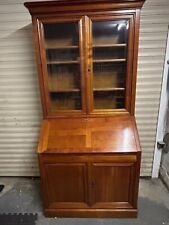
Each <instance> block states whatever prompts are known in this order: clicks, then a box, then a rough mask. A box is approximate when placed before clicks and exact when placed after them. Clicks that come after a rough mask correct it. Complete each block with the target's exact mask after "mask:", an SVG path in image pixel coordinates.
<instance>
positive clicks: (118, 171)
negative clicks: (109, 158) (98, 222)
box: [91, 163, 133, 208]
mask: <svg viewBox="0 0 169 225" xmlns="http://www.w3.org/2000/svg"><path fill="white" fill-rule="evenodd" d="M91 168H92V169H91V171H92V172H91V189H92V190H91V193H92V197H91V198H92V203H93V206H94V207H104V206H105V207H112V206H113V207H115V208H116V207H117V208H126V207H129V208H131V207H132V206H131V199H132V198H131V196H132V190H131V182H132V179H133V163H93V164H92V166H91Z"/></svg>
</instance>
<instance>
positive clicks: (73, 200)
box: [43, 162, 87, 209]
mask: <svg viewBox="0 0 169 225" xmlns="http://www.w3.org/2000/svg"><path fill="white" fill-rule="evenodd" d="M43 166H44V168H43V171H44V177H43V182H44V183H43V186H44V189H45V190H44V191H45V193H47V198H46V204H47V207H49V208H51V209H52V208H86V207H87V167H86V164H85V163H70V162H68V163H66V162H65V163H64V162H62V163H59V162H57V163H49V164H47V163H45V164H44V165H43Z"/></svg>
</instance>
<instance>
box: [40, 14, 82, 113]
mask: <svg viewBox="0 0 169 225" xmlns="http://www.w3.org/2000/svg"><path fill="white" fill-rule="evenodd" d="M40 23H41V37H40V38H41V41H40V44H41V48H42V50H41V54H42V59H43V60H44V62H43V63H42V66H43V71H45V73H44V85H45V91H46V101H47V111H48V114H50V115H55V114H58V113H62V114H64V113H80V112H82V111H85V102H84V89H83V88H84V75H83V64H84V62H83V60H82V58H83V40H82V23H83V19H82V18H76V19H72V18H71V19H65V18H64V19H56V18H48V19H42V20H41V21H40Z"/></svg>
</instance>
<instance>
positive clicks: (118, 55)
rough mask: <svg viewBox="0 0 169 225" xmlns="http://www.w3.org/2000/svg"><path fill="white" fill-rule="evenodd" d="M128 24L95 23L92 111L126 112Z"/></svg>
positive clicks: (93, 31)
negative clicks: (120, 110) (112, 110)
mask: <svg viewBox="0 0 169 225" xmlns="http://www.w3.org/2000/svg"><path fill="white" fill-rule="evenodd" d="M128 28H129V22H128V20H114V21H94V22H93V23H92V35H93V98H94V99H93V100H94V109H123V108H125V88H126V72H125V71H126V70H127V47H128V46H127V43H128Z"/></svg>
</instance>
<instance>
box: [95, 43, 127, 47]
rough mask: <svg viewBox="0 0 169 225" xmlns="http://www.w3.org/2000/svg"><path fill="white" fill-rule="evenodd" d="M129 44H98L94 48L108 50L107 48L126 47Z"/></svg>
mask: <svg viewBox="0 0 169 225" xmlns="http://www.w3.org/2000/svg"><path fill="white" fill-rule="evenodd" d="M126 46H127V44H126V43H123V44H100V45H99V44H96V45H93V48H107V47H126Z"/></svg>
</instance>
